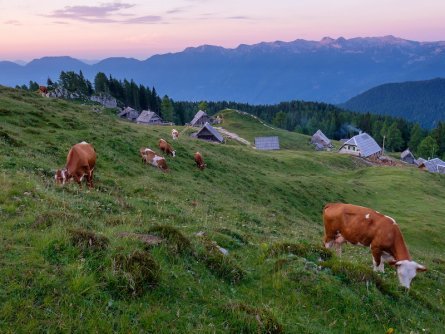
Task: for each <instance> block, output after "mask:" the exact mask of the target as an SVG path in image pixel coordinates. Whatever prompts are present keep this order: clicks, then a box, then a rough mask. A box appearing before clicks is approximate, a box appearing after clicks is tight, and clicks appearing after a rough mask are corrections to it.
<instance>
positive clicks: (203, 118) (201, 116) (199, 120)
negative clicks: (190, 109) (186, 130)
mask: <svg viewBox="0 0 445 334" xmlns="http://www.w3.org/2000/svg"><path fill="white" fill-rule="evenodd" d="M209 121H210V117H209V116H208V115H207V114H206V113H205V112H204V111H202V110H200V111H198V112H197V113H196V115H195V117H193V119H192V121H191V122H190V125H191V126H203V125H204V124H206V123H208V122H209Z"/></svg>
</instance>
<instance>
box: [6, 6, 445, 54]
mask: <svg viewBox="0 0 445 334" xmlns="http://www.w3.org/2000/svg"><path fill="white" fill-rule="evenodd" d="M111 1H113V0H111ZM384 35H395V36H397V37H401V38H406V39H412V40H419V41H437V40H445V1H443V0H423V1H418V0H403V1H402V0H374V1H371V0H359V1H357V0H338V1H332V0H275V1H261V0H256V1H255V0H242V1H241V0H237V1H235V0H225V1H220V0H169V1H166V0H164V1H158V0H155V1H143V0H135V1H131V0H128V1H127V0H124V1H114V2H107V1H105V2H98V1H65V0H62V1H46V0H40V1H31V0H25V1H20V0H18V1H3V0H0V45H1V48H0V60H19V59H20V60H25V61H29V60H31V59H34V58H39V57H43V56H72V57H75V58H80V59H103V58H107V57H112V56H123V57H134V58H138V59H146V58H148V57H149V56H151V55H153V54H156V53H166V52H176V51H181V50H183V49H184V48H186V47H188V46H198V45H202V44H213V45H221V46H224V47H236V46H238V45H239V44H242V43H244V44H253V43H258V42H261V41H275V40H284V41H291V40H294V39H297V38H303V39H311V40H320V39H321V38H323V37H325V36H330V37H333V38H337V37H340V36H343V37H345V38H351V37H359V36H384Z"/></svg>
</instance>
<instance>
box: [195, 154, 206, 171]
mask: <svg viewBox="0 0 445 334" xmlns="http://www.w3.org/2000/svg"><path fill="white" fill-rule="evenodd" d="M195 162H196V166H197V167H198V168H199V169H200V170H203V169H204V168H206V167H207V165H206V164H205V163H204V160H203V159H202V155H201V153H199V152H196V153H195Z"/></svg>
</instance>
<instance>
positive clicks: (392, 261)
mask: <svg viewBox="0 0 445 334" xmlns="http://www.w3.org/2000/svg"><path fill="white" fill-rule="evenodd" d="M388 264H389V265H390V266H393V267H398V266H399V265H400V263H399V264H397V261H396V260H391V261H388Z"/></svg>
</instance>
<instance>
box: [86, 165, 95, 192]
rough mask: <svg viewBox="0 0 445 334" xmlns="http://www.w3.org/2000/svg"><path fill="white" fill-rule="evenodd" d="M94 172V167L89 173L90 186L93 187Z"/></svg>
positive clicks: (88, 181) (88, 182)
mask: <svg viewBox="0 0 445 334" xmlns="http://www.w3.org/2000/svg"><path fill="white" fill-rule="evenodd" d="M93 173H94V168H93V169H92V170H90V171H88V173H87V184H88V187H89V188H93Z"/></svg>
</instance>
